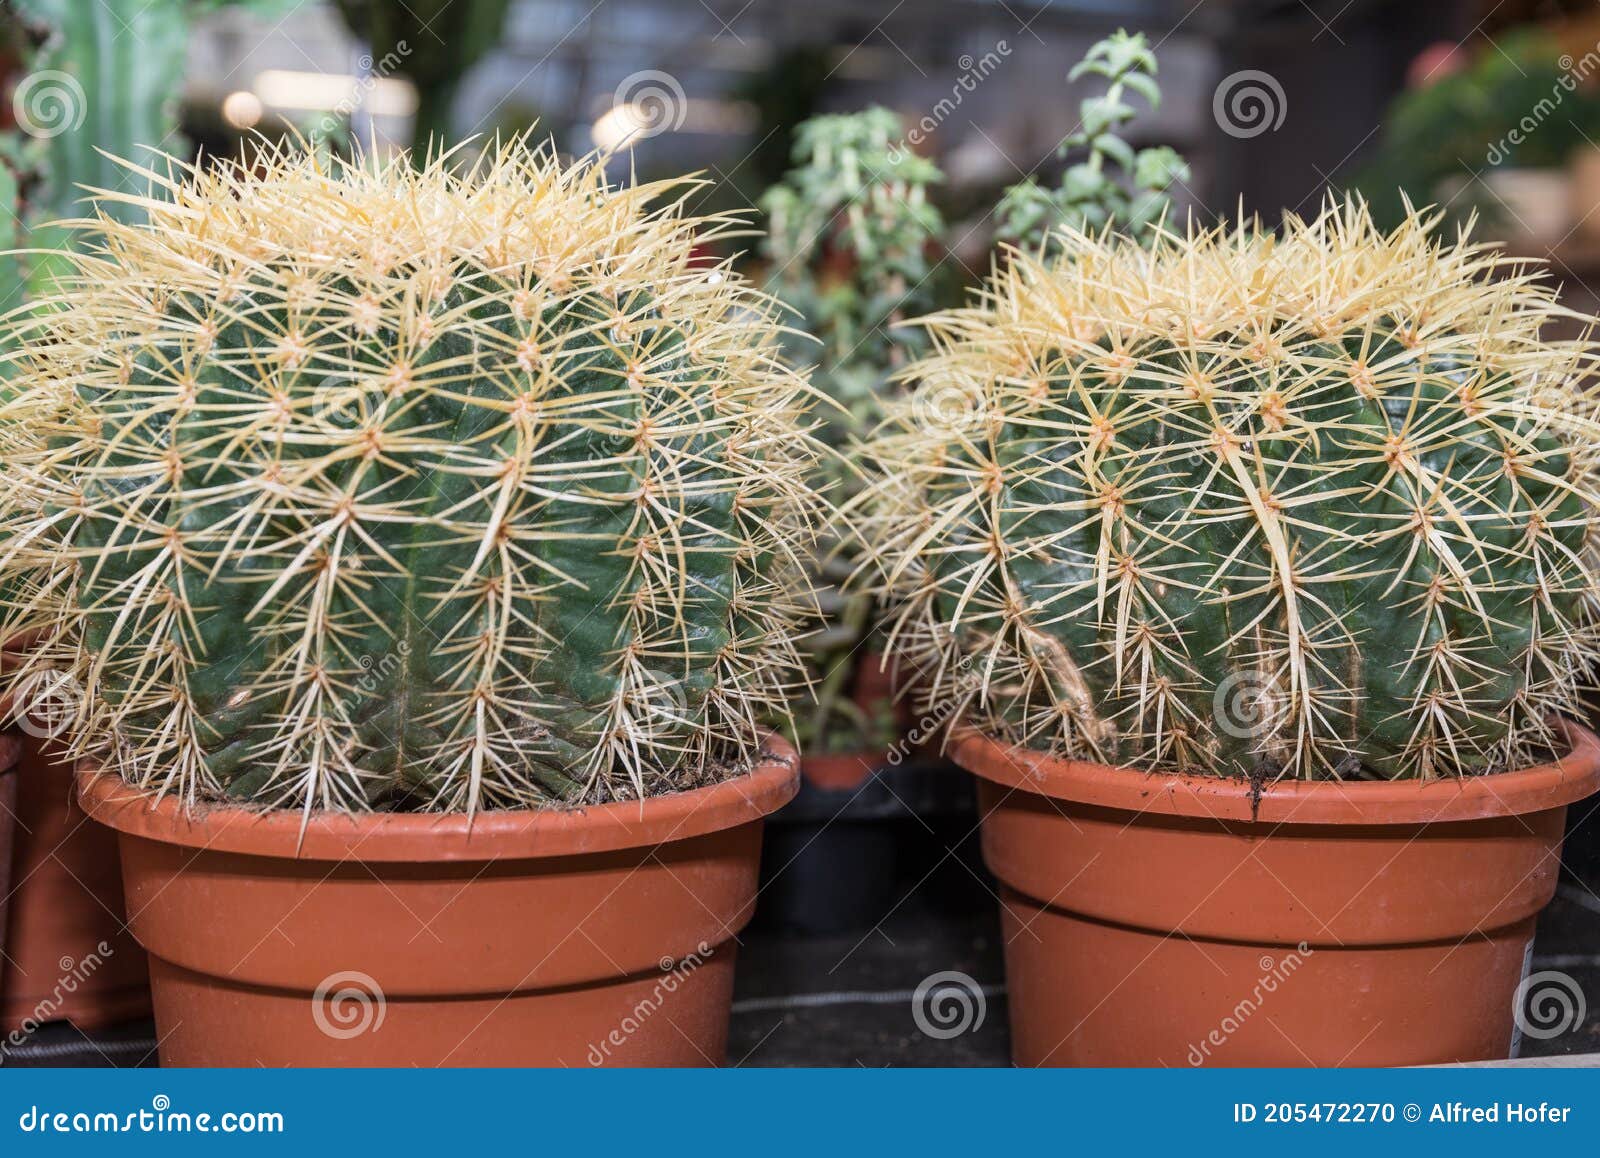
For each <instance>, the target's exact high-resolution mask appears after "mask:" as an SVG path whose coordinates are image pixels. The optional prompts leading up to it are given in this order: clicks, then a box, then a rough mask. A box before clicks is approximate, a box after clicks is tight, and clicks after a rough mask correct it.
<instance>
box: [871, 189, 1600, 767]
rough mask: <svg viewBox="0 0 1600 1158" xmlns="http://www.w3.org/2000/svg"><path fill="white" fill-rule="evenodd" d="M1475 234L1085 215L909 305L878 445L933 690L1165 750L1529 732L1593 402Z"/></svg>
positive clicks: (1042, 739) (1001, 715)
mask: <svg viewBox="0 0 1600 1158" xmlns="http://www.w3.org/2000/svg"><path fill="white" fill-rule="evenodd" d="M1492 262H1493V258H1492V257H1487V256H1485V255H1484V254H1482V253H1481V252H1480V251H1475V250H1472V249H1469V248H1456V249H1452V248H1442V249H1439V248H1430V243H1429V241H1428V238H1427V235H1426V230H1425V229H1424V228H1423V226H1422V224H1421V223H1418V222H1413V223H1412V224H1411V227H1410V229H1409V231H1407V232H1403V233H1402V234H1397V235H1395V236H1394V237H1391V238H1387V239H1386V238H1381V237H1379V236H1377V235H1375V234H1374V233H1372V231H1371V230H1370V226H1369V225H1368V224H1367V222H1366V219H1365V217H1364V215H1363V214H1361V213H1360V212H1358V211H1356V210H1330V211H1329V214H1328V215H1327V216H1325V217H1324V218H1323V219H1321V220H1320V221H1318V222H1315V223H1312V224H1310V225H1304V224H1300V223H1297V222H1292V221H1291V223H1290V226H1289V237H1288V239H1287V240H1286V241H1284V242H1283V243H1281V244H1275V243H1274V242H1273V240H1272V239H1271V238H1270V237H1268V236H1265V235H1261V234H1251V233H1248V232H1243V233H1241V234H1238V235H1233V236H1229V237H1206V238H1200V239H1197V240H1191V241H1189V242H1180V241H1178V240H1175V239H1171V238H1168V239H1166V240H1165V241H1162V242H1160V243H1158V245H1157V251H1156V253H1155V254H1154V255H1153V256H1150V257H1148V258H1146V257H1141V256H1137V251H1136V250H1134V249H1133V247H1131V246H1128V245H1125V244H1124V245H1122V246H1116V245H1109V246H1108V245H1103V244H1102V243H1100V242H1097V241H1093V240H1091V239H1088V238H1085V237H1082V236H1078V237H1076V238H1074V239H1072V242H1071V244H1070V246H1069V255H1068V257H1067V258H1066V259H1064V260H1063V262H1062V263H1061V264H1060V265H1058V266H1055V267H1052V268H1049V269H1046V268H1042V267H1039V266H1034V265H1031V264H1029V263H1023V264H1022V265H1020V266H1019V268H1018V269H1017V271H1016V272H1015V273H1014V274H1012V275H1009V278H1008V280H1005V281H1003V282H1002V283H1000V284H999V285H997V287H996V288H995V289H994V291H993V297H992V300H991V302H990V303H989V304H988V305H986V306H985V307H981V308H979V309H977V310H974V311H968V312H965V313H963V314H957V315H949V316H947V317H946V318H945V319H943V320H942V321H939V322H936V323H935V326H934V330H935V338H936V341H938V342H939V344H940V346H941V347H942V351H943V352H942V353H941V355H940V356H938V357H936V358H934V359H932V360H930V361H929V362H927V363H925V364H924V365H923V366H922V367H920V368H919V372H920V374H921V376H922V378H923V385H922V387H921V388H920V391H921V393H919V395H918V397H917V398H916V399H914V400H913V405H912V406H911V408H910V411H909V414H908V421H909V424H910V429H909V432H908V433H906V434H903V435H901V436H899V437H898V438H890V439H887V440H886V441H885V442H884V443H883V444H882V446H881V450H880V457H881V458H883V459H884V460H885V461H886V462H887V463H888V464H890V466H891V467H892V468H894V469H896V470H901V471H914V472H917V471H920V473H919V474H917V475H916V476H915V477H914V478H913V481H912V483H911V484H910V485H909V486H907V485H905V484H904V483H903V482H890V483H886V484H884V485H883V487H882V491H883V494H884V496H885V501H886V502H887V503H888V506H887V509H888V510H889V511H890V514H889V516H888V519H889V527H890V528H891V532H890V536H889V541H891V542H893V543H894V544H896V548H895V549H894V550H891V551H890V553H889V556H888V557H889V559H891V560H893V563H894V570H896V571H898V573H899V574H900V575H901V577H902V578H903V579H906V580H908V581H909V582H910V586H909V588H907V590H908V591H909V592H910V595H909V600H908V604H907V609H906V612H905V614H906V617H907V618H906V622H907V623H909V624H913V625H916V626H918V627H919V628H921V629H922V630H923V633H924V637H925V638H926V639H928V640H929V641H930V642H932V643H933V644H934V645H935V646H936V647H939V648H943V649H945V650H946V651H947V653H948V654H947V656H946V658H945V663H944V665H943V668H942V670H943V671H944V672H945V675H944V676H943V677H942V679H941V681H940V687H939V688H938V689H937V692H936V694H937V695H938V696H941V697H955V698H957V699H959V700H961V701H962V702H967V701H971V702H975V703H977V704H978V705H979V706H980V718H981V719H987V721H988V722H989V724H990V725H991V726H993V727H995V728H997V729H998V730H1000V731H1002V732H1004V733H1007V734H1010V735H1011V736H1013V737H1014V738H1016V739H1020V740H1024V741H1027V742H1030V743H1034V744H1039V745H1043V746H1045V747H1060V748H1063V749H1065V750H1067V751H1070V752H1073V753H1075V754H1079V755H1086V756H1093V757H1096V758H1099V759H1103V760H1107V761H1110V762H1114V763H1142V764H1149V765H1155V766H1162V767H1173V768H1177V769H1181V770H1185V771H1200V772H1213V773H1221V774H1235V775H1250V776H1255V777H1272V776H1277V775H1282V774H1295V775H1302V776H1313V777H1327V776H1359V775H1372V776H1381V777H1400V776H1418V777H1428V776H1435V775H1441V774H1446V773H1466V772H1478V771H1485V770H1494V769H1498V768H1502V767H1505V766H1507V764H1508V763H1510V762H1512V761H1514V760H1515V759H1518V758H1520V756H1521V755H1523V754H1524V753H1526V752H1527V751H1529V750H1530V748H1531V747H1533V746H1536V744H1537V741H1538V740H1539V739H1541V738H1543V737H1545V736H1547V733H1546V732H1545V718H1546V714H1547V713H1548V712H1550V711H1557V710H1561V709H1563V708H1567V707H1570V705H1571V703H1572V702H1573V698H1574V696H1575V685H1576V680H1577V678H1578V675H1579V672H1580V669H1581V667H1582V662H1581V655H1582V652H1583V650H1584V648H1585V647H1586V645H1587V643H1588V637H1589V633H1590V629H1589V627H1588V623H1589V599H1590V594H1589V592H1590V590H1591V587H1590V583H1589V568H1588V564H1587V562H1586V558H1585V553H1586V551H1588V550H1589V545H1588V534H1589V527H1590V518H1591V513H1590V512H1591V511H1592V510H1593V507H1592V499H1593V496H1594V494H1595V491H1594V488H1593V483H1592V477H1591V468H1590V465H1589V461H1588V458H1587V457H1586V456H1584V455H1580V454H1578V453H1576V452H1575V451H1573V450H1572V449H1570V447H1571V445H1572V442H1573V440H1574V435H1578V436H1580V437H1581V436H1583V434H1584V432H1585V431H1586V430H1587V429H1588V427H1589V426H1592V423H1591V422H1590V421H1589V420H1588V419H1587V418H1585V417H1584V410H1585V407H1584V406H1583V405H1581V404H1580V402H1579V394H1578V392H1577V390H1576V389H1575V385H1576V381H1577V374H1578V370H1579V358H1580V357H1581V355H1580V353H1579V350H1578V347H1576V346H1575V345H1563V344H1548V345H1541V344H1540V343H1539V342H1538V339H1537V334H1538V329H1539V325H1540V323H1541V322H1543V321H1544V320H1546V319H1547V318H1548V317H1549V316H1551V314H1552V313H1553V311H1554V309H1555V307H1554V306H1553V304H1552V303H1551V302H1550V299H1549V298H1548V296H1547V295H1545V294H1544V293H1543V291H1540V290H1538V289H1536V288H1535V287H1533V286H1532V285H1530V284H1528V283H1527V281H1526V279H1525V278H1523V279H1509V280H1507V281H1503V282H1499V283H1496V282H1494V281H1491V280H1490V279H1489V278H1488V277H1487V274H1488V272H1489V270H1490V268H1491V266H1492ZM1319 278H1320V280H1319ZM952 395H955V396H958V397H962V398H966V399H968V400H969V402H970V405H968V406H966V407H965V408H963V407H961V406H959V405H955V406H953V405H952V403H951V397H952ZM1588 437H1592V434H1591V435H1588ZM917 460H921V462H923V463H924V464H928V463H931V464H933V465H932V466H931V467H930V466H927V465H924V466H921V467H920V468H919V467H917V466H915V465H914V464H915V463H916V461H917ZM935 528H936V530H935ZM930 536H931V537H930Z"/></svg>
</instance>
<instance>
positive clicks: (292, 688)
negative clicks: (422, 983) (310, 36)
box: [11, 141, 816, 811]
mask: <svg viewBox="0 0 1600 1158" xmlns="http://www.w3.org/2000/svg"><path fill="white" fill-rule="evenodd" d="M170 166H171V170H172V172H173V174H174V177H172V178H169V177H167V176H165V175H163V174H158V173H155V172H153V171H146V176H147V177H148V179H150V180H152V181H154V182H156V184H157V185H159V186H163V187H164V188H163V190H162V191H163V193H164V194H165V195H164V196H163V197H159V198H157V197H152V198H150V199H149V200H147V201H146V202H145V204H144V206H143V207H144V208H145V210H146V211H147V213H148V215H149V222H148V224H127V223H122V222H117V221H113V220H111V219H109V218H106V217H102V218H101V219H100V220H99V221H98V222H96V223H95V226H96V228H98V229H99V230H100V231H102V233H103V236H104V237H105V244H104V246H103V247H101V248H100V249H99V250H98V251H96V252H93V253H88V254H82V255H79V256H77V258H76V260H75V267H76V269H75V273H74V274H73V275H72V277H71V278H70V279H68V281H67V282H66V284H65V286H64V288H63V289H62V290H61V292H60V293H59V294H58V295H57V298H56V300H55V301H54V302H53V303H52V304H53V305H54V306H56V307H57V308H56V309H55V310H53V311H52V312H51V313H50V315H49V320H48V322H47V323H45V324H46V325H48V330H47V331H46V332H44V333H42V334H41V335H39V338H40V340H39V341H37V342H36V343H35V348H36V349H37V350H38V351H39V356H38V358H37V361H36V363H35V364H34V365H33V366H31V367H30V369H31V372H32V373H33V374H34V376H35V378H36V380H37V381H38V382H39V383H40V384H41V387H42V388H50V389H54V390H55V391H57V392H58V393H65V394H68V395H70V397H71V398H72V400H73V402H72V406H73V414H72V416H71V418H70V419H69V420H67V421H65V422H63V424H62V431H61V440H62V441H64V444H65V445H66V447H67V449H66V450H63V451H61V452H59V454H58V459H59V460H60V462H61V464H62V465H60V466H58V468H57V469H56V471H55V475H56V479H57V482H58V485H59V484H64V485H65V487H66V489H68V490H70V491H71V492H72V498H71V500H70V501H68V502H66V503H64V504H63V503H62V502H60V501H59V500H57V501H55V502H53V503H50V504H47V505H48V506H49V507H50V508H51V509H50V510H49V513H48V514H47V515H45V516H43V518H45V519H47V520H51V521H53V522H52V525H53V526H55V527H57V528H59V529H60V531H61V534H62V538H63V539H64V542H63V543H62V545H61V546H60V548H59V550H58V552H57V555H56V559H55V563H56V564H57V569H58V570H62V569H66V570H71V571H73V572H74V574H75V580H74V582H75V584H76V589H77V590H76V603H77V607H78V609H79V610H78V614H77V615H76V616H75V617H74V619H73V627H74V631H75V634H76V635H77V637H78V638H79V639H80V640H81V646H80V648H79V655H78V658H77V662H78V674H79V678H80V682H81V683H82V684H83V686H84V687H85V688H88V689H90V690H89V693H88V694H89V707H88V710H87V711H86V712H85V713H84V714H83V717H82V719H81V720H80V722H79V723H80V727H79V730H78V735H77V743H78V746H79V747H80V748H81V749H97V750H106V751H107V752H108V754H109V758H111V759H112V760H114V761H115V762H116V764H117V766H118V767H119V768H120V770H121V772H122V773H123V775H124V776H125V777H127V778H128V779H130V780H132V781H133V782H135V783H138V784H140V785H143V786H147V787H152V788H157V789H160V790H163V791H165V790H172V791H178V792H181V793H182V795H183V797H184V798H185V799H187V800H191V801H192V800H196V799H201V798H207V797H218V796H228V797H232V798H242V799H247V800H250V801H256V802H260V803H264V804H269V805H274V806H286V805H296V806H299V807H302V808H304V809H307V810H309V809H312V808H335V809H339V808H345V809H366V808H434V809H460V810H467V811H471V810H474V809H477V808H483V807H502V806H520V805H528V804H539V803H544V802H551V801H595V800H604V799H614V798H624V797H630V796H636V795H639V794H643V793H648V792H653V791H660V790H663V789H667V788H671V787H675V786H684V785H689V784H693V783H696V782H700V781H703V780H704V779H707V778H710V777H713V776H715V775H717V774H719V770H726V768H728V767H729V766H731V765H732V764H734V763H737V762H738V761H740V760H741V759H744V758H746V757H748V756H749V755H750V754H751V753H752V752H753V750H754V747H755V744H756V743H757V737H758V733H759V724H760V722H761V721H763V720H765V719H767V718H769V717H770V716H772V715H774V714H776V715H779V716H781V715H782V714H783V713H784V704H785V700H786V695H787V692H788V690H789V688H788V684H789V681H790V678H791V671H792V669H793V666H794V663H795V659H794V655H793V647H792V640H791V633H792V624H793V622H794V620H795V616H796V615H797V614H798V612H799V609H798V608H797V607H796V603H797V601H798V600H799V599H800V598H801V595H800V592H799V591H798V590H797V586H796V581H795V579H794V578H793V576H792V575H791V570H792V566H793V562H794V559H795V558H796V557H797V554H799V553H803V552H804V550H805V549H806V541H807V540H808V538H809V535H810V532H811V524H812V521H813V518H814V515H815V511H816V502H815V500H814V497H813V496H812V494H811V493H810V491H809V490H808V488H807V484H806V483H805V481H804V473H805V471H806V469H807V467H808V466H809V464H810V462H811V459H812V451H811V444H810V442H809V440H808V438H807V436H806V434H805V431H804V425H803V412H804V410H805V408H806V403H807V396H806V388H805V386H804V383H803V382H802V381H801V380H800V379H798V378H796V377H794V376H793V375H791V374H790V373H788V372H787V371H785V370H784V369H782V367H781V366H780V365H779V363H778V361H777V359H776V356H775V353H776V343H777V329H776V326H775V325H774V323H773V322H772V321H771V320H770V319H769V318H768V316H767V306H766V303H765V301H764V300H763V299H761V298H760V297H758V296H757V295H755V294H753V293H752V292H751V291H749V290H748V289H747V288H745V287H744V286H743V285H742V284H740V283H739V282H738V281H737V280H736V279H735V278H734V277H733V276H732V275H731V274H730V273H729V272H728V271H727V270H725V269H716V270H709V269H703V268H696V267H695V266H693V265H692V264H691V262H690V255H691V248H692V245H693V243H694V241H695V239H696V237H697V236H702V235H704V234H705V233H706V232H708V231H709V232H712V233H715V232H717V231H718V230H719V229H720V228H721V227H722V226H723V225H725V224H726V222H723V221H720V220H703V219H695V218H691V217H688V216H685V215H684V214H683V213H682V211H681V203H680V202H678V201H672V202H671V203H669V204H668V205H666V206H665V207H664V208H660V209H651V208H648V204H649V203H650V202H651V200H652V198H655V197H657V196H660V195H662V194H664V193H666V192H668V190H667V188H666V187H661V186H649V187H641V188H637V189H628V190H614V189H611V188H609V187H607V186H606V184H605V183H604V178H603V176H602V175H601V174H600V173H599V172H598V171H597V170H596V169H594V168H592V167H586V166H580V167H577V168H570V169H568V168H563V167H562V166H561V165H560V164H559V163H558V162H556V161H555V160H553V159H552V158H550V157H549V156H547V155H544V154H542V153H536V152H533V151H530V150H529V149H527V148H526V146H525V143H524V142H522V141H515V142H511V143H510V144H508V145H507V146H505V147H504V148H502V149H499V150H497V151H494V152H492V153H491V154H490V155H489V156H488V157H487V158H486V159H485V160H484V161H483V162H481V163H479V164H478V165H477V166H476V167H475V168H474V169H473V170H472V171H471V172H470V173H468V174H466V175H457V174H454V173H453V172H452V171H451V169H450V167H449V163H448V161H447V160H436V161H434V162H432V163H430V164H428V165H427V166H425V167H424V168H423V169H422V170H420V171H416V170H413V169H412V168H411V167H410V162H409V159H407V158H404V157H402V158H400V159H398V160H395V161H392V162H388V163H384V164H376V163H371V162H369V163H367V164H365V165H351V166H343V165H338V164H336V165H335V167H334V168H333V169H332V170H331V171H327V170H326V169H325V168H324V165H323V163H322V162H319V161H318V160H317V159H316V158H314V157H305V156H293V155H289V154H283V155H276V156H273V155H268V156H266V157H264V158H262V159H261V160H259V161H256V162H255V163H254V164H253V166H252V167H251V168H250V169H248V170H247V169H244V168H229V169H224V170H220V171H213V170H206V171H201V170H198V169H191V168H188V167H186V166H182V165H181V164H180V163H178V162H176V161H172V162H170ZM25 554H26V552H22V551H19V550H13V552H12V556H13V560H12V564H11V565H12V566H21V565H22V564H23V563H24V562H26V561H27V560H26V559H25V558H24V556H25Z"/></svg>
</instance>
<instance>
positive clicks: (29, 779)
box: [0, 640, 150, 1037]
mask: <svg viewBox="0 0 1600 1158" xmlns="http://www.w3.org/2000/svg"><path fill="white" fill-rule="evenodd" d="M11 642H13V643H15V644H20V645H21V646H15V647H10V648H7V649H6V650H5V652H4V655H3V657H0V664H4V665H5V666H6V667H7V668H10V667H11V666H12V665H13V664H17V663H20V662H21V658H20V657H21V655H22V654H23V652H24V648H25V647H26V645H27V644H29V643H31V642H32V641H31V640H13V641H11ZM0 712H3V713H4V715H5V717H6V718H7V719H9V718H10V716H11V705H10V704H9V703H6V704H5V705H4V706H3V707H0ZM35 730H37V729H35ZM17 739H18V741H19V743H20V746H21V752H20V757H19V759H18V763H17V768H16V773H15V776H14V779H15V780H16V814H15V832H14V834H13V836H12V848H11V855H10V859H9V862H8V863H9V865H10V870H11V890H10V891H11V902H10V905H9V911H8V912H7V914H6V916H5V926H4V931H5V958H4V959H3V961H0V1037H4V1036H8V1035H10V1034H11V1033H13V1032H16V1031H19V1030H21V1031H24V1032H27V1031H31V1029H32V1028H34V1027H36V1026H38V1025H41V1024H44V1023H46V1022H51V1021H70V1022H72V1024H74V1025H75V1026H77V1027H78V1028H79V1029H80V1030H83V1031H85V1032H92V1031H94V1030H97V1029H103V1028H105V1027H106V1026H109V1025H114V1024H116V1023H117V1022H120V1021H129V1020H132V1019H134V1018H140V1017H148V1016H150V985H149V977H148V969H147V967H146V963H145V956H144V953H143V951H141V950H140V948H139V946H138V944H137V943H136V942H135V941H134V939H133V936H132V934H130V933H129V932H128V930H127V927H126V923H125V921H124V919H123V916H124V910H123V903H122V872H121V868H120V866H119V864H118V860H117V842H116V838H115V836H114V835H113V834H111V833H109V832H107V831H106V830H105V829H103V828H101V827H99V826H98V825H94V824H90V823H89V822H88V819H87V818H86V817H85V816H84V814H83V811H82V809H80V808H79V807H78V804H77V801H76V800H75V799H74V793H73V777H72V769H71V767H70V766H69V765H68V764H67V763H65V762H63V761H62V760H61V759H60V758H59V757H58V756H57V755H56V754H55V752H54V750H53V745H52V742H51V741H50V740H48V739H43V738H40V737H38V736H33V735H29V734H27V732H26V731H19V734H18V736H17Z"/></svg>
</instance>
